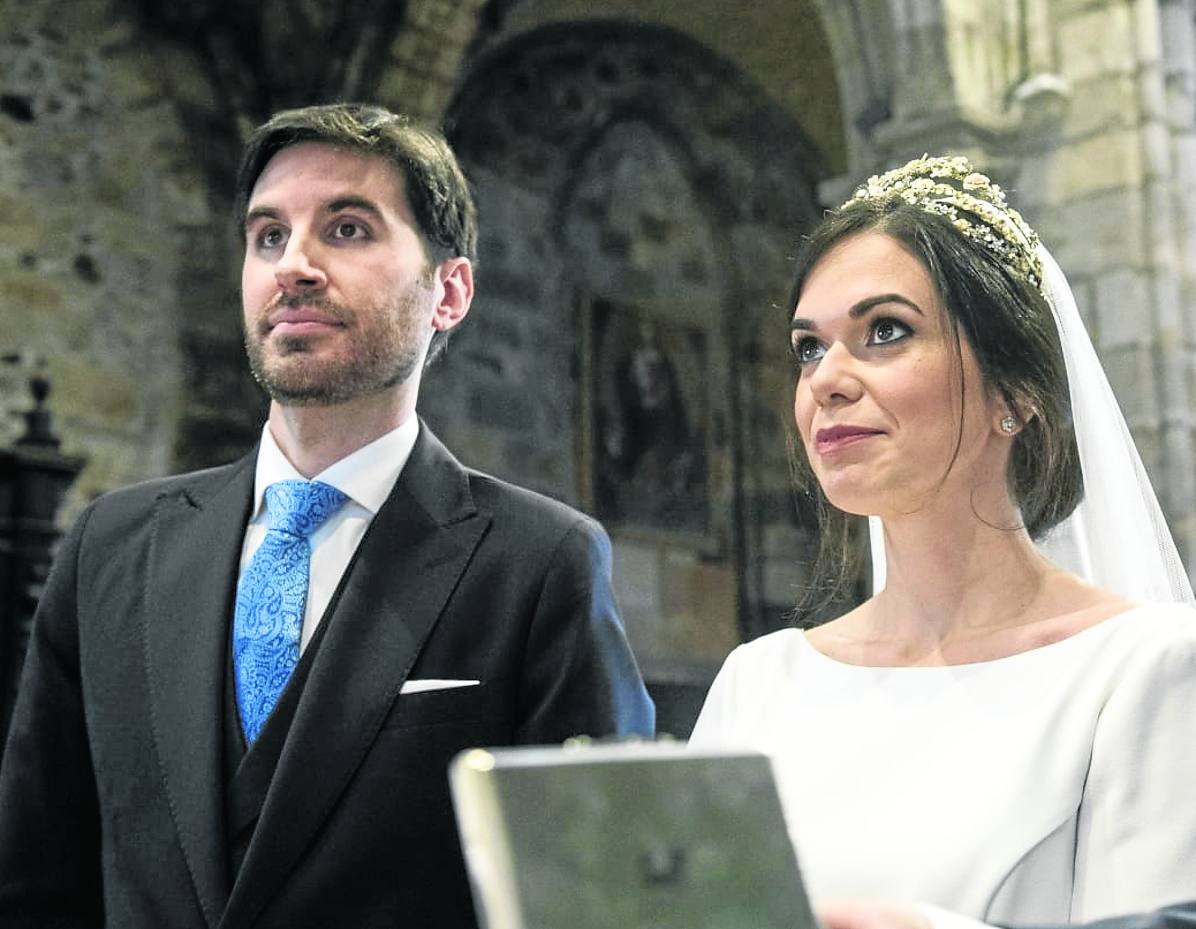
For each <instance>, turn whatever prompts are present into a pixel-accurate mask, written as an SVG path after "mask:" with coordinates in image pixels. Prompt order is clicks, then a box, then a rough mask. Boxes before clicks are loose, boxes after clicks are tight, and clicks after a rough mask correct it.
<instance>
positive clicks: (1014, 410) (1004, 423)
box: [993, 392, 1038, 437]
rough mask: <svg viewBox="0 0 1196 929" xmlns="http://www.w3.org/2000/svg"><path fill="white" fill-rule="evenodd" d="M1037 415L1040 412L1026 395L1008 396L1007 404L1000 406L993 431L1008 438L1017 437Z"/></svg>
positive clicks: (1018, 393) (1006, 397) (1014, 394)
mask: <svg viewBox="0 0 1196 929" xmlns="http://www.w3.org/2000/svg"><path fill="white" fill-rule="evenodd" d="M1037 415H1038V410H1037V409H1035V407H1034V404H1033V403H1031V402H1030V398H1029V397H1027V396H1026V395H1025V394H1023V393H1020V392H1017V393H1013V394H1011V395H1010V394H1006V395H1005V402H1004V403H1002V404H1000V405H999V408H998V410H997V414H996V417H995V418H994V421H993V431H994V432H996V433H998V434H1000V435H1003V436H1007V437H1008V436H1015V435H1017V434H1018V433H1019V432H1021V431H1022V430H1023V429H1024V428H1025V427H1026V423H1028V422H1030V420H1032V419H1033V418H1034V417H1035V416H1037Z"/></svg>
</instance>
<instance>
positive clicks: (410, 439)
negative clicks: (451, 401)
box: [237, 415, 419, 651]
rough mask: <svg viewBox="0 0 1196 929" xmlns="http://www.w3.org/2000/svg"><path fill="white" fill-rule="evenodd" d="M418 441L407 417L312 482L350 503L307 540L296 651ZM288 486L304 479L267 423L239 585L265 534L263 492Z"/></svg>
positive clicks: (413, 421) (311, 631)
mask: <svg viewBox="0 0 1196 929" xmlns="http://www.w3.org/2000/svg"><path fill="white" fill-rule="evenodd" d="M418 435H419V419H418V417H416V416H414V415H412V416H409V417H408V418H407V420H406V421H405V422H404V423H403V424H402V425H400V426H399V427H398V428H396V429H392V430H391V431H390V432H388V433H386V434H385V435H383V436H380V437H378V438H377V439H375V440H374V441H373V442H371V443H369V445H365V446H362V447H361V448H359V449H358V450H357V451H355V452H353V453H352V454H351V455H348V456H346V457H345V458H342V459H341V460H340V461H338V462H336V463H334V464H333V465H331V466H330V467H328V468H325V469H324V470H323V471H321V472H320V473H319V474H317V475H316V476H315V477H314V478H312V480H316V481H322V482H323V483H325V484H331V485H332V486H333V487H335V488H336V489H337V490H339V491H340V492H341V493H343V494H345V496H347V497H348V498H349V499H348V500H346V501H345V503H344V505H343V506H342V507H341V508H340V509H339V510H337V511H336V512H335V513H333V514H332V516H331V517H329V519H328V521H327V522H325V523H324V525H322V526H321V527H320V528H319V529H317V530H316V531H315V532H313V533H312V535H311V537H310V538H309V539H308V542H309V544H310V545H311V573H310V575H309V577H310V580H309V581H308V588H307V604H306V606H305V607H304V610H303V634H302V636H301V637H300V642H299V648H300V651H302V650H303V649H304V648H306V647H307V643H308V642H310V641H311V637H312V635H313V634H315V631H316V628H317V627H318V626H319V623H320V618H321V617H322V616H323V615H324V611H325V610H326V609H327V608H328V603H329V601H331V600H332V595H333V593H335V592H336V588H337V585H338V584H340V581H341V575H342V574H344V573H345V568H347V567H348V566H349V561H350V560H351V559H352V558H353V553H354V552H355V551H357V546H358V545H359V544H360V543H361V538H362V536H364V535H365V531H366V529H368V528H369V525H370V523H371V522H372V521H373V519H374V516H375V515H376V514H377V512H378V510H379V509H380V508H381V507H382V504H383V503H384V502H385V501H386V498H387V497H388V496H390V492H391V490H392V489H393V488H394V485H395V481H397V480H398V479H399V474H400V473H401V472H402V470H403V466H404V465H406V464H407V459H408V458H410V457H411V450H412V449H413V448H414V447H415V440H416V437H417V436H418ZM287 480H296V481H302V480H306V478H304V476H303V475H302V474H300V473H299V472H298V471H296V470H295V466H294V465H293V464H291V463H290V461H288V460H287V457H286V455H284V454H283V453H282V450H281V449H280V448H279V447H278V443H277V442H275V441H274V436H273V435H271V433H270V425H269V423H267V424H266V425H265V426H264V427H262V443H261V446H260V448H259V449H258V453H257V470H256V471H255V474H254V479H253V508H252V514H253V515H252V516H251V517H250V520H249V524H248V525H247V526H246V527H245V540H244V543H243V544H242V546H241V571H240V574H238V576H237V582H238V584H239V583H240V579H241V575H243V574H244V573H245V569H246V568H247V567H248V566H249V562H250V559H252V558H253V555H254V552H256V551H257V549H258V546H259V545H261V544H262V540H263V539H264V538H265V537H266V530H267V529H268V528H269V522H268V520H267V514H266V507H265V505H264V495H265V492H266V488H267V487H269V486H270V485H271V484H273V483H275V482H277V481H287Z"/></svg>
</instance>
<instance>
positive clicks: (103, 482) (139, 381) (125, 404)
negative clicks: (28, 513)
mask: <svg viewBox="0 0 1196 929" xmlns="http://www.w3.org/2000/svg"><path fill="white" fill-rule="evenodd" d="M6 7H7V9H6V11H5V28H4V30H3V32H2V33H0V88H2V96H0V213H3V215H4V223H3V224H2V226H0V353H4V354H17V355H18V356H20V358H21V361H20V362H19V363H17V364H15V365H9V366H8V367H7V373H6V375H5V379H4V381H3V383H2V384H0V387H2V388H3V389H2V390H0V436H2V437H3V438H6V439H11V438H12V437H13V433H14V431H15V427H16V425H17V421H16V420H15V418H14V417H13V416H11V415H9V414H11V413H12V412H13V411H15V410H19V409H21V408H23V407H25V406H26V405H27V403H28V399H29V398H28V396H27V394H26V393H25V391H24V389H23V384H22V381H23V380H24V378H25V376H26V374H27V373H28V369H29V368H31V367H32V366H34V365H35V364H39V363H41V362H44V364H45V368H46V370H47V372H48V374H49V376H50V378H51V379H52V381H53V385H54V393H53V395H52V397H51V405H52V407H53V409H54V411H55V414H56V417H57V427H58V431H59V433H60V435H61V436H62V438H63V441H64V448H65V450H66V451H68V452H71V453H79V454H84V455H86V456H87V458H88V462H89V463H88V466H87V468H86V470H85V471H84V472H83V475H82V476H81V478H80V479H79V481H78V483H77V485H76V487H75V490H74V492H73V495H72V498H71V501H70V504H69V506H68V510H70V511H72V512H73V511H74V510H76V509H77V508H78V507H79V505H80V504H81V502H83V501H84V500H86V499H87V498H89V497H91V496H93V495H94V494H96V493H98V492H100V491H102V490H106V489H108V488H111V487H114V486H118V485H121V484H125V483H128V482H130V481H133V480H137V479H140V478H143V477H146V476H149V475H154V474H162V473H164V472H166V471H167V470H169V468H170V466H171V463H172V451H173V449H172V443H173V423H174V421H175V420H176V419H177V417H178V415H179V410H180V407H181V405H182V403H183V398H182V393H181V391H182V378H181V375H180V356H179V349H178V342H177V335H176V333H177V329H178V325H179V315H178V305H177V301H176V300H175V294H176V292H177V291H176V288H177V282H178V274H179V260H178V249H179V243H178V241H177V239H176V238H175V236H174V230H175V228H176V227H177V226H178V221H177V220H178V217H180V216H197V218H198V220H199V221H200V222H202V221H203V220H204V219H205V214H204V209H203V206H202V204H203V202H204V195H203V191H202V184H201V180H200V178H199V177H197V176H196V174H195V173H194V172H193V171H192V170H191V169H190V168H189V167H188V165H187V164H186V160H187V159H186V145H185V143H184V136H183V134H182V132H181V131H180V128H179V126H178V123H177V120H176V119H175V113H174V109H173V106H172V103H171V101H170V100H168V99H167V98H166V97H165V96H164V94H163V91H162V89H161V87H159V86H158V85H157V83H156V81H155V79H154V73H155V67H154V61H153V59H152V57H151V56H149V55H147V54H146V53H145V51H144V50H143V47H142V46H141V45H140V43H138V42H137V41H136V34H135V30H134V28H133V25H132V24H131V22H130V21H129V19H128V18H126V17H123V16H121V15H120V14H119V13H118V12H116V11H115V10H113V9H111V8H109V7H107V6H106V5H103V4H90V3H87V4H80V3H69V2H57V3H56V2H40V3H39V2H33V3H28V4H23V5H19V6H18V5H17V4H11V3H10V4H7V5H6ZM79 36H87V41H85V42H84V41H81V40H80V39H79V38H78V37H79ZM197 204H199V206H198V208H197Z"/></svg>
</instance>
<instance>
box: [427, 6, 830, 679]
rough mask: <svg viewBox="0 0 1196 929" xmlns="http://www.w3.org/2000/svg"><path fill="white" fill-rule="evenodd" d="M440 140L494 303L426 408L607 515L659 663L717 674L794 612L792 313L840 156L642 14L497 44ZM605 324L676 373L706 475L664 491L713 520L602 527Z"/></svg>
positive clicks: (487, 295)
mask: <svg viewBox="0 0 1196 929" xmlns="http://www.w3.org/2000/svg"><path fill="white" fill-rule="evenodd" d="M446 127H447V131H448V135H449V137H450V140H451V141H452V143H453V145H454V148H455V149H456V150H457V151H458V153H459V154H460V156H461V159H462V162H463V164H464V165H465V168H466V172H467V174H468V175H469V177H470V179H471V182H472V183H473V184H474V187H475V190H476V193H477V197H478V203H479V213H480V220H481V231H482V237H481V249H480V251H481V255H480V271H479V277H478V287H479V290H478V298H477V301H476V306H475V311H474V313H473V314H472V319H471V320H470V322H469V324H468V325H467V326H466V327H465V328H464V329H463V330H462V331H461V333H460V334H459V335H458V336H457V337H456V338H455V342H456V344H455V345H452V346H450V355H449V357H448V358H447V359H446V364H445V365H444V367H443V370H441V371H440V372H438V373H436V374H435V375H432V377H434V378H435V381H434V383H435V384H436V385H437V386H436V387H435V388H433V389H432V390H431V391H429V392H427V393H426V394H425V396H428V397H431V398H434V399H432V400H431V402H430V403H425V404H424V412H425V415H427V416H428V417H429V418H430V419H431V420H432V421H433V422H434V424H435V425H436V427H437V429H438V430H439V431H441V432H443V433H445V434H446V435H447V436H448V437H449V440H450V442H451V444H453V446H454V447H458V448H462V449H463V450H466V451H467V452H470V449H471V446H472V449H473V451H475V452H477V453H478V454H473V453H472V452H470V455H469V456H470V457H471V458H472V459H474V460H478V461H480V463H481V465H482V466H483V467H487V468H489V469H491V470H496V471H499V472H500V473H505V474H507V475H508V476H511V477H515V478H517V479H518V480H520V481H521V482H523V483H525V484H531V485H532V486H535V487H537V488H539V489H542V490H545V491H547V492H549V493H552V494H554V495H556V496H559V497H562V498H564V499H567V500H570V501H572V502H575V503H580V504H582V505H587V506H592V507H595V508H596V509H598V511H599V515H600V516H602V517H603V518H604V520H605V521H606V522H607V523H608V526H609V528H610V529H611V533H612V536H613V537H614V541H615V557H616V583H617V584H620V585H622V586H621V587H620V589H619V591H618V593H619V597H620V603H621V604H622V606H623V609H624V612H625V613H626V614H627V619H628V624H629V627H630V631H631V634H632V638H633V641H636V644H637V647H638V652H637V653H638V654H640V656H641V658H643V659H644V660H645V662H646V663H647V664H648V665H649V666H650V671H651V670H652V669H653V668H656V669H659V668H660V667H662V666H663V665H664V664H668V663H670V662H672V663H674V664H676V663H680V664H682V665H687V666H688V665H692V664H701V665H704V666H709V667H712V666H714V665H717V663H718V662H719V661H720V660H721V658H722V655H723V654H724V653H725V651H726V650H727V648H729V647H730V646H731V645H733V644H734V643H735V641H738V639H739V638H741V637H743V636H745V635H753V634H755V633H757V632H759V631H763V630H764V629H765V628H770V627H772V626H775V625H777V624H779V623H780V622H781V621H782V620H783V617H784V613H785V611H786V609H787V608H789V607H791V606H792V584H793V583H795V582H796V579H797V578H796V577H795V576H793V575H792V574H791V573H790V574H788V575H787V574H786V572H794V571H796V570H797V568H796V562H797V557H796V553H795V551H794V548H793V545H791V544H789V543H790V541H791V540H792V539H793V537H794V535H795V534H796V533H799V532H800V529H798V528H797V527H796V523H795V516H794V513H793V509H794V508H793V503H792V495H791V491H790V489H789V477H788V467H787V460H786V451H785V448H786V442H785V430H786V423H787V421H788V420H789V419H791V416H792V414H791V411H790V406H791V403H790V394H789V391H790V389H791V385H788V384H787V383H786V382H787V380H788V378H789V369H788V365H787V362H786V360H785V357H784V355H785V346H786V338H787V336H786V318H785V312H784V310H783V307H782V304H783V303H784V301H786V300H787V299H788V288H789V280H788V275H789V261H790V258H791V255H792V253H793V250H794V247H795V243H796V242H797V240H798V238H799V237H800V235H801V233H802V232H803V231H805V230H806V229H808V228H810V227H811V226H812V225H813V223H814V222H816V220H817V218H818V216H819V215H820V207H819V204H818V201H817V197H816V194H815V188H816V186H817V184H818V182H819V181H820V180H822V179H823V178H824V177H825V176H826V175H827V173H828V171H827V166H826V161H825V159H824V158H823V156H822V155H821V154H820V152H819V151H818V150H817V149H816V148H815V147H814V146H813V145H812V144H811V143H810V141H809V139H808V138H807V137H806V136H805V135H804V134H803V132H802V131H801V130H800V129H799V127H798V126H797V124H796V122H795V121H794V120H793V118H792V117H791V116H789V115H788V114H787V113H786V112H784V111H782V110H781V109H780V107H779V106H778V105H777V104H776V103H774V102H773V101H772V99H771V98H770V97H769V96H768V95H767V94H765V93H764V92H762V91H761V89H760V88H759V87H758V86H756V85H755V84H754V83H753V82H752V81H751V80H749V79H748V78H746V77H745V76H744V74H743V73H742V72H740V71H739V70H738V69H737V68H736V67H734V66H733V65H732V64H730V63H729V62H727V61H726V60H725V59H722V58H720V57H719V56H718V55H716V54H714V53H713V52H712V51H711V50H710V49H709V48H707V47H706V46H704V45H702V44H701V43H698V42H697V41H695V40H694V39H692V38H690V37H688V36H686V35H683V34H681V33H679V32H677V31H676V30H673V29H668V28H664V27H659V26H646V25H644V24H642V23H630V22H613V21H602V22H582V23H556V24H551V25H548V26H544V27H541V28H538V29H534V30H530V31H528V32H524V33H521V34H519V35H517V36H515V37H514V38H512V39H511V40H509V41H507V42H505V43H500V44H497V45H495V46H492V47H491V48H490V49H488V50H487V51H486V52H485V53H483V54H482V55H480V56H479V57H478V58H477V59H476V60H475V61H474V62H473V64H472V66H471V67H470V68H469V70H468V71H467V73H466V74H465V75H464V76H463V78H462V80H461V81H460V84H459V89H458V91H457V94H456V96H455V98H454V100H453V102H452V103H451V105H450V107H449V110H448V114H447V118H446ZM612 321H613V323H612ZM612 326H614V327H615V328H616V329H617V330H618V331H619V332H623V333H625V332H632V333H634V334H636V335H637V336H638V335H639V334H640V333H641V332H642V333H643V334H644V341H645V343H646V344H647V347H648V349H650V351H649V352H648V354H649V355H651V356H652V357H659V356H661V355H663V356H666V358H667V360H668V362H669V365H668V366H669V367H671V368H672V369H673V373H672V375H671V376H672V377H673V378H674V379H675V381H676V385H677V390H678V391H679V394H678V398H679V401H678V402H680V403H681V406H680V407H679V408H680V409H683V410H684V412H685V415H686V416H687V417H688V418H689V419H690V420H691V422H690V425H688V426H687V427H686V428H687V429H688V430H689V433H688V435H689V436H690V437H691V438H692V439H693V440H694V442H696V443H697V444H698V446H699V447H700V454H699V455H698V456H697V457H698V458H700V459H701V461H699V462H698V463H697V464H695V465H694V467H695V469H696V470H695V471H694V472H692V473H691V472H684V473H682V472H683V471H684V469H680V470H678V469H674V471H672V472H669V473H668V474H663V473H662V472H651V473H652V475H653V476H652V478H651V479H652V480H666V481H672V482H674V483H670V484H668V486H669V487H671V488H674V489H676V488H682V489H681V490H677V491H676V492H677V493H684V492H689V491H693V492H695V493H704V494H705V497H704V499H703V501H702V508H701V509H702V511H703V513H702V515H701V516H700V517H699V516H696V515H694V514H695V512H696V511H694V510H690V511H686V512H687V513H688V516H683V517H682V518H680V519H679V520H676V521H674V522H672V523H670V522H669V515H668V512H667V507H662V508H660V509H659V510H658V511H655V512H654V513H653V514H651V515H652V518H650V519H647V520H643V519H639V518H638V517H639V516H640V515H642V514H641V513H640V512H639V511H638V510H636V511H632V512H630V513H628V512H627V511H626V510H623V511H620V510H618V509H617V507H616V508H615V509H613V510H611V509H609V508H608V510H607V511H606V512H603V501H602V499H601V491H600V490H599V489H596V488H598V487H599V485H598V483H597V482H596V480H595V474H594V468H595V467H601V466H603V465H602V462H601V461H600V460H599V459H600V456H599V455H597V454H596V452H595V445H594V444H593V443H594V439H595V434H594V431H593V430H594V427H595V424H596V421H597V417H598V416H599V415H600V412H601V410H600V406H601V404H600V402H599V401H600V400H601V397H602V395H603V393H602V391H603V388H602V385H600V384H598V385H595V384H594V383H593V382H592V380H590V379H592V378H593V377H595V376H599V375H600V374H601V372H602V371H603V370H613V367H611V366H613V365H615V364H616V362H615V361H612V360H611V359H610V358H609V357H606V358H604V357H602V346H603V345H608V346H610V345H614V344H615V342H616V341H618V340H617V339H611V337H610V333H611V332H612V331H614V330H612V328H611V327H612ZM604 327H605V328H604ZM604 338H607V339H608V341H607V342H605V343H604V342H603V341H602V340H603V339H604ZM632 341H635V340H632ZM604 364H605V365H608V367H607V368H603V365H604ZM471 379H472V380H473V382H474V386H473V387H470V386H467V385H468V384H469V382H470V380H471ZM432 383H433V382H432V381H430V382H429V386H431V384H432ZM699 394H700V395H701V396H699ZM607 396H608V397H609V396H610V394H609V393H608V394H607ZM421 402H423V401H422V400H421ZM703 404H705V406H704V407H703ZM462 411H469V414H468V416H463V414H462ZM615 457H616V458H617V457H618V456H617V455H615ZM624 463H626V464H627V467H628V469H629V472H628V473H631V472H632V471H634V468H635V463H634V462H631V461H630V459H628V460H627V461H626V462H624ZM606 464H607V465H610V464H611V461H607V462H606ZM616 464H617V462H616ZM649 470H650V469H649ZM686 489H688V490H686ZM626 499H634V494H632V495H630V496H629V497H626ZM675 515H676V514H675V513H674V516H675ZM654 520H655V521H654ZM770 546H771V547H770ZM774 569H775V570H774ZM766 575H767V580H766V577H765V576H766ZM770 585H771V586H770ZM703 673H704V672H703Z"/></svg>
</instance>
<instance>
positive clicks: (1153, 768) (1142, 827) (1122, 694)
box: [1071, 614, 1196, 922]
mask: <svg viewBox="0 0 1196 929" xmlns="http://www.w3.org/2000/svg"><path fill="white" fill-rule="evenodd" d="M1173 629H1174V634H1173V635H1171V636H1169V637H1166V636H1162V637H1160V638H1159V639H1157V640H1152V641H1151V642H1150V643H1148V645H1147V646H1146V647H1144V648H1142V649H1141V650H1140V651H1139V653H1138V654H1135V655H1134V656H1133V657H1132V658H1131V659H1130V661H1129V663H1128V664H1127V665H1126V667H1125V672H1124V674H1123V675H1122V677H1121V679H1120V680H1119V682H1118V683H1117V685H1116V687H1115V689H1114V690H1113V692H1112V693H1111V695H1110V697H1109V699H1108V701H1107V702H1106V704H1105V706H1104V708H1103V710H1102V711H1101V714H1100V717H1099V719H1098V720H1097V724H1096V732H1095V737H1094V740H1093V747H1092V760H1091V764H1090V767H1089V772H1088V780H1087V784H1086V786H1085V790H1084V799H1083V801H1082V805H1081V808H1080V816H1079V824H1078V829H1077V836H1076V839H1077V841H1076V862H1075V868H1076V872H1075V883H1074V889H1073V893H1072V909H1071V919H1072V921H1073V922H1081V921H1084V920H1088V919H1093V918H1096V917H1104V916H1112V915H1115V914H1125V913H1134V912H1140V911H1146V910H1151V909H1153V908H1155V907H1159V906H1164V905H1167V904H1173V903H1177V902H1179V901H1182V900H1187V899H1191V898H1192V897H1193V896H1196V802H1193V790H1194V789H1196V614H1192V615H1191V616H1188V617H1186V618H1184V619H1181V621H1180V622H1179V623H1178V624H1177V625H1176V626H1175V627H1173Z"/></svg>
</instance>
